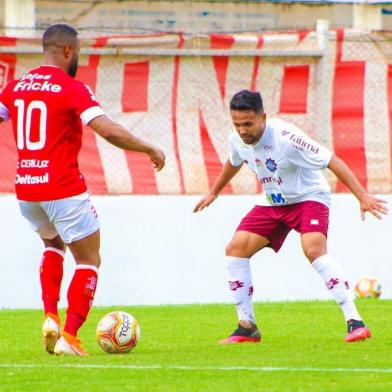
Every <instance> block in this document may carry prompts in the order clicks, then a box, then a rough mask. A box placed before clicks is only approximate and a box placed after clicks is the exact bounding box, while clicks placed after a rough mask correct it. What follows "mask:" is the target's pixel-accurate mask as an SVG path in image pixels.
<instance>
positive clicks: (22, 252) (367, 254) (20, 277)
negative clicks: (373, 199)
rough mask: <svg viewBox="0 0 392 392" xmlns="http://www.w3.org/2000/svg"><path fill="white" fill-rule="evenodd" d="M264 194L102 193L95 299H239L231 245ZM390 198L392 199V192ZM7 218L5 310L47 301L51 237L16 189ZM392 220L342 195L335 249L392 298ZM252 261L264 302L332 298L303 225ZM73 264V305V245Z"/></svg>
mask: <svg viewBox="0 0 392 392" xmlns="http://www.w3.org/2000/svg"><path fill="white" fill-rule="evenodd" d="M259 197H260V196H222V197H220V198H219V199H218V200H216V201H215V203H214V204H213V205H212V206H211V207H209V208H208V209H206V210H205V211H203V212H202V213H198V214H192V208H193V206H194V205H195V203H196V202H197V201H198V200H199V197H198V196H186V197H184V196H110V197H108V196H96V197H95V198H93V202H94V204H95V207H96V208H97V211H98V215H99V217H100V220H101V224H102V228H101V230H102V252H101V254H102V266H101V268H100V277H99V281H98V289H97V294H96V300H95V305H97V306H102V305H136V304H146V305H149V304H181V303H211V302H231V297H230V293H229V290H228V289H227V272H226V263H225V257H224V249H225V245H226V243H227V242H228V241H229V239H230V238H231V236H232V234H233V231H234V229H235V227H236V226H237V224H238V222H239V220H240V218H241V217H242V216H243V215H244V214H245V213H246V212H247V211H248V210H249V209H250V208H251V207H252V206H253V204H255V203H257V200H258V198H259ZM384 197H385V198H386V199H387V200H388V201H389V205H391V204H392V196H390V195H389V196H384ZM0 216H1V217H2V220H3V224H1V225H0V238H2V248H1V262H0V265H1V266H2V268H1V269H2V273H1V274H0V308H40V307H41V298H40V283H39V274H38V270H39V262H40V259H41V255H42V243H41V240H40V239H39V238H38V236H36V235H34V233H32V231H31V229H30V227H29V225H28V223H27V222H26V221H25V220H24V219H23V218H22V217H21V216H20V213H19V211H18V206H17V203H16V201H15V198H14V196H12V195H10V196H4V197H2V199H1V203H0ZM5 222H6V224H5ZM391 227H392V215H389V216H387V217H385V218H384V220H383V221H381V222H379V221H378V220H376V219H375V218H373V217H371V216H367V218H366V221H365V222H364V223H362V222H361V220H360V215H359V209H358V205H357V203H356V202H355V199H354V197H353V196H352V195H347V194H339V195H333V201H332V208H331V222H330V230H329V252H330V253H331V254H332V255H333V256H335V258H336V259H337V260H338V262H339V264H341V265H342V266H343V267H344V269H345V270H346V272H347V276H348V278H349V279H350V281H351V283H352V284H354V283H355V282H356V281H357V280H358V279H359V278H361V277H363V276H369V275H370V276H375V277H377V278H378V279H379V280H380V282H381V284H382V285H383V293H382V298H392V286H391V284H390V282H392V268H391V266H390V258H391V257H390V256H391V254H392V247H391V245H390V244H391V232H392V230H391ZM251 266H252V271H253V283H254V288H255V291H254V296H255V299H256V300H257V301H260V300H263V301H265V300H274V301H275V300H300V299H301V300H303V299H329V298H330V297H329V293H328V291H327V290H326V289H325V288H324V285H323V282H322V281H321V279H320V277H319V275H318V274H317V273H315V271H314V270H313V269H312V268H311V267H310V266H309V263H308V262H307V260H306V259H305V257H304V256H303V254H302V251H301V249H300V241H299V235H298V234H297V233H290V235H289V236H288V238H287V241H286V243H285V244H284V246H283V248H282V249H281V251H280V252H279V253H278V254H275V253H274V252H273V251H272V250H269V249H267V250H265V251H263V252H260V253H259V254H257V255H256V256H255V257H254V258H253V259H252V262H251ZM64 267H65V274H64V282H63V286H62V295H61V298H62V301H61V306H63V307H64V306H65V305H66V301H65V300H66V290H67V286H68V283H69V281H70V279H71V278H72V274H73V269H74V262H73V260H72V257H71V256H70V254H69V252H67V256H66V261H65V263H64ZM233 312H234V309H233ZM233 317H234V313H233Z"/></svg>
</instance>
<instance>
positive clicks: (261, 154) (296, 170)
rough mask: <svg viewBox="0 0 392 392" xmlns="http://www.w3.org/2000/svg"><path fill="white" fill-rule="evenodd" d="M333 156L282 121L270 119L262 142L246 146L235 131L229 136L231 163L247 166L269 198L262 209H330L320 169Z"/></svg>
mask: <svg viewBox="0 0 392 392" xmlns="http://www.w3.org/2000/svg"><path fill="white" fill-rule="evenodd" d="M331 157H332V153H331V152H330V151H329V150H328V149H327V148H325V147H323V146H321V145H320V144H319V143H317V142H316V141H314V140H312V139H311V138H310V137H308V136H307V135H306V134H305V133H304V132H303V131H302V130H300V129H299V128H297V127H295V126H294V125H292V124H289V123H287V122H285V121H283V120H279V119H267V123H266V127H265V130H264V133H263V135H262V137H261V139H260V140H259V141H258V142H257V143H256V144H254V145H247V144H245V143H244V142H243V141H242V140H241V138H240V137H239V135H238V133H237V132H236V131H233V132H232V133H231V134H230V162H231V164H232V165H234V166H239V165H241V164H242V163H244V162H245V163H246V164H247V165H248V166H249V168H250V169H251V170H252V171H253V172H254V173H256V175H257V176H258V178H259V180H260V182H261V184H262V186H263V189H264V191H265V195H266V201H265V202H261V203H260V204H261V205H274V206H279V205H284V204H293V203H299V202H302V201H318V202H320V203H323V204H325V205H327V206H329V203H330V187H329V185H328V183H327V181H326V179H325V177H324V176H323V174H322V172H321V170H320V169H324V168H326V167H327V166H328V164H329V161H330V160H331Z"/></svg>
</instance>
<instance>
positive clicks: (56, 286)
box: [39, 248, 64, 315]
mask: <svg viewBox="0 0 392 392" xmlns="http://www.w3.org/2000/svg"><path fill="white" fill-rule="evenodd" d="M63 261H64V252H63V251H61V250H60V249H56V248H46V249H45V251H44V254H43V256H42V260H41V266H40V269H39V275H40V280H41V288H42V301H43V302H44V311H45V314H48V313H52V314H54V315H58V310H57V304H58V302H59V299H60V287H61V281H62V279H63Z"/></svg>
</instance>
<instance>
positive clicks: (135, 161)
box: [122, 61, 158, 195]
mask: <svg viewBox="0 0 392 392" xmlns="http://www.w3.org/2000/svg"><path fill="white" fill-rule="evenodd" d="M149 77H150V65H149V62H148V61H143V62H138V63H129V64H125V66H124V79H123V83H124V84H123V93H122V107H123V111H124V112H146V111H147V110H148V83H149ZM131 131H132V130H131ZM126 159H127V164H128V169H129V171H130V173H131V177H132V193H133V194H137V195H140V194H143V195H151V194H157V193H158V186H157V179H156V176H155V171H154V168H153V166H152V164H151V160H150V158H149V157H148V156H147V155H145V154H139V153H133V152H128V151H127V152H126Z"/></svg>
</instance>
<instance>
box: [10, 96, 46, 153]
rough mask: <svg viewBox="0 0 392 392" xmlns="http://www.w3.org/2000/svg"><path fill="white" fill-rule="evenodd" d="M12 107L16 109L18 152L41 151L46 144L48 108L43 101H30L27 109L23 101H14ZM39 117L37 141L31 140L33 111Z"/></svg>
mask: <svg viewBox="0 0 392 392" xmlns="http://www.w3.org/2000/svg"><path fill="white" fill-rule="evenodd" d="M14 105H15V106H16V107H17V109H18V116H17V126H16V133H17V135H16V138H17V146H18V149H19V150H23V149H24V148H26V149H28V150H41V149H42V148H43V147H44V146H45V143H46V122H47V119H48V108H47V107H46V104H45V102H43V101H31V102H30V103H29V104H28V105H27V107H26V103H25V101H24V100H23V99H16V100H15V102H14ZM34 110H36V111H37V115H38V116H39V135H38V140H36V141H32V140H31V134H32V132H31V122H32V116H33V111H34Z"/></svg>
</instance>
